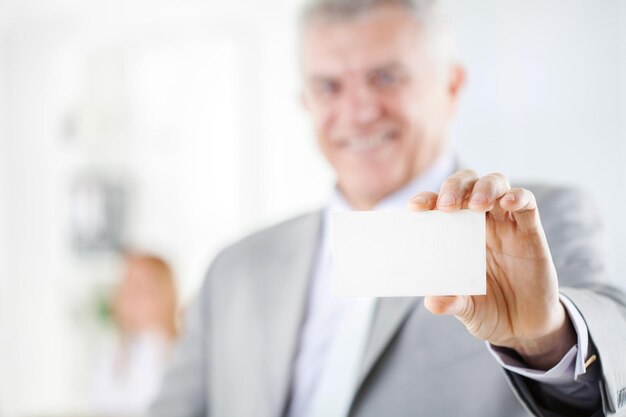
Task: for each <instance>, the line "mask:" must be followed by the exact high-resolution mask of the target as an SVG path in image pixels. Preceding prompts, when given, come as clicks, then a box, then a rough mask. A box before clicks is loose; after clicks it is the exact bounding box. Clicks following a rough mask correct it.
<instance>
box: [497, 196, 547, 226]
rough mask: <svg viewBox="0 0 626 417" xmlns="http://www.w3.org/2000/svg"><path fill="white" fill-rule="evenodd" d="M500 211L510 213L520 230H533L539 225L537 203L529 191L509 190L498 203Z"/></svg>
mask: <svg viewBox="0 0 626 417" xmlns="http://www.w3.org/2000/svg"><path fill="white" fill-rule="evenodd" d="M499 206H500V207H501V209H502V210H504V211H508V212H511V214H512V215H513V217H514V218H515V222H516V223H517V227H518V228H520V229H522V230H534V229H536V228H537V227H539V225H540V220H539V211H538V210H537V201H536V200H535V196H534V194H533V193H531V192H530V191H528V190H526V189H524V188H512V189H510V190H509V191H508V192H507V193H506V194H505V195H504V196H503V197H502V198H501V199H500V202H499Z"/></svg>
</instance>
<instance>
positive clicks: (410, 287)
mask: <svg viewBox="0 0 626 417" xmlns="http://www.w3.org/2000/svg"><path fill="white" fill-rule="evenodd" d="M331 228H332V232H331V234H332V260H333V292H334V295H336V296H354V297H394V296H422V295H477V294H485V292H486V276H485V274H486V264H485V262H486V261H485V260H486V252H485V214H484V213H477V212H472V211H470V210H460V211H458V212H454V213H444V212H441V211H436V210H433V211H427V212H414V211H409V210H403V211H400V210H398V211H346V212H335V213H333V214H332V225H331Z"/></svg>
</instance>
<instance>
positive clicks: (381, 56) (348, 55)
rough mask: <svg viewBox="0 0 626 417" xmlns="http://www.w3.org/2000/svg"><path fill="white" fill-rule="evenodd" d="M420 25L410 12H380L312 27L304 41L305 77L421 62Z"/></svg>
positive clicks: (306, 32)
mask: <svg viewBox="0 0 626 417" xmlns="http://www.w3.org/2000/svg"><path fill="white" fill-rule="evenodd" d="M420 39H421V34H420V25H419V23H418V22H417V21H416V20H415V18H414V17H413V16H412V15H411V14H410V13H409V12H407V11H406V10H404V9H401V8H398V7H388V8H379V9H376V10H373V11H370V12H366V13H364V14H363V15H361V16H358V17H355V18H352V19H347V20H338V21H331V22H313V23H310V24H309V25H308V26H307V27H306V28H305V30H304V32H303V37H302V45H301V48H302V67H303V71H304V72H305V74H309V75H311V74H318V73H322V74H324V73H327V74H333V73H338V72H350V71H360V70H367V69H370V68H372V67H376V66H380V65H386V64H389V63H400V64H404V65H407V66H410V65H411V63H412V62H413V61H415V60H417V59H419V55H420V50H421V49H422V42H420Z"/></svg>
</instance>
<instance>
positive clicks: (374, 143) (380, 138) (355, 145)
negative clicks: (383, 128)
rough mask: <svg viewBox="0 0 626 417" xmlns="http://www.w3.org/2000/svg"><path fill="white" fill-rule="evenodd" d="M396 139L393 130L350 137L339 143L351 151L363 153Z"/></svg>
mask: <svg viewBox="0 0 626 417" xmlns="http://www.w3.org/2000/svg"><path fill="white" fill-rule="evenodd" d="M394 139H395V135H394V133H393V132H385V133H382V134H378V135H372V136H369V137H360V138H349V139H344V140H342V141H340V142H339V145H340V146H341V147H342V148H343V149H345V150H347V151H350V152H355V153H363V152H368V151H373V150H377V149H379V148H382V147H383V146H385V145H386V144H388V143H390V142H392V141H393V140H394Z"/></svg>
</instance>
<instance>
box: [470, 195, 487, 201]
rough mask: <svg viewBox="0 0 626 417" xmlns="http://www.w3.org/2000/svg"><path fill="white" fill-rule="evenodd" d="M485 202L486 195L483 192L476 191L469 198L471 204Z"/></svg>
mask: <svg viewBox="0 0 626 417" xmlns="http://www.w3.org/2000/svg"><path fill="white" fill-rule="evenodd" d="M486 202H487V197H486V196H485V195H484V194H483V193H476V194H474V195H473V196H472V198H471V199H470V203H472V204H485V203H486Z"/></svg>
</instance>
